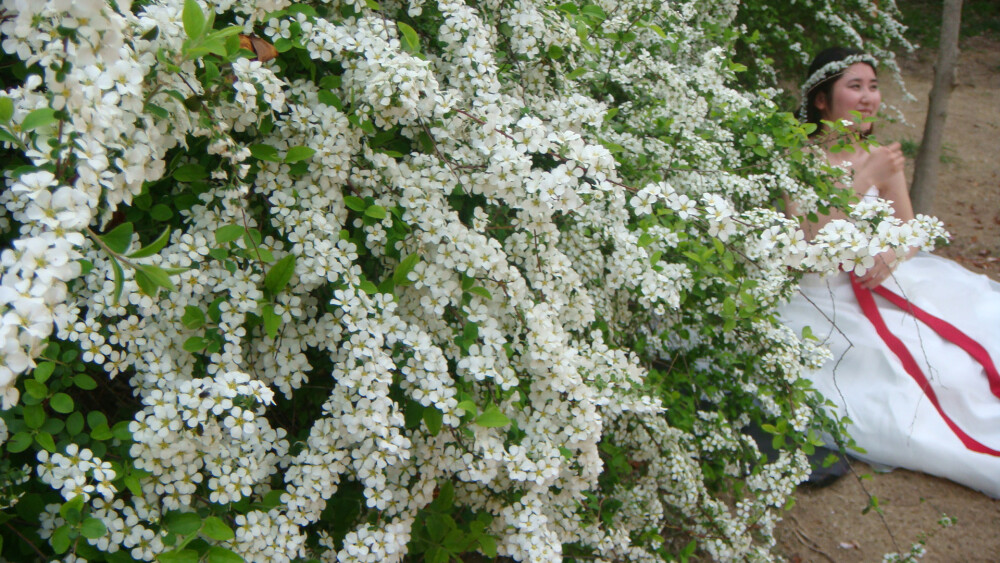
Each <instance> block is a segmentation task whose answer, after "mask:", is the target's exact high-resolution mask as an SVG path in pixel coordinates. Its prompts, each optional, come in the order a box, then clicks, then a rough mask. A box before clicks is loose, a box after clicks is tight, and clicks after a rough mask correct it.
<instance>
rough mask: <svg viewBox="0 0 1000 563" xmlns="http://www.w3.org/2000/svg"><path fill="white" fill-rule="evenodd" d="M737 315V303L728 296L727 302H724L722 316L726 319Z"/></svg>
mask: <svg viewBox="0 0 1000 563" xmlns="http://www.w3.org/2000/svg"><path fill="white" fill-rule="evenodd" d="M735 314H736V301H733V298H732V297H730V296H728V295H727V296H726V299H725V301H723V302H722V315H723V316H725V317H732V316H734V315H735Z"/></svg>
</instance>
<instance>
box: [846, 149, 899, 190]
mask: <svg viewBox="0 0 1000 563" xmlns="http://www.w3.org/2000/svg"><path fill="white" fill-rule="evenodd" d="M905 161H906V159H905V158H904V157H903V149H902V148H901V147H900V145H899V143H892V144H890V145H884V146H881V147H873V148H872V149H871V151H870V152H869V154H868V158H866V159H865V160H864V162H862V163H861V164H859V165H858V166H857V167H856V168H855V173H854V187H855V189H856V190H859V192H860V193H864V191H865V190H866V189H868V186H871V185H875V186H877V187H878V188H879V190H885V189H886V186H887V184H888V182H889V181H891V180H892V179H893V178H894V177H896V176H897V175H898V174H902V172H903V164H904V163H905Z"/></svg>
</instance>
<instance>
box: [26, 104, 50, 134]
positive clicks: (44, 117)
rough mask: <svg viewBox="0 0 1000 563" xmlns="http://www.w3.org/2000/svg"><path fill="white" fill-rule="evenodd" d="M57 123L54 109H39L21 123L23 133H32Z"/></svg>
mask: <svg viewBox="0 0 1000 563" xmlns="http://www.w3.org/2000/svg"><path fill="white" fill-rule="evenodd" d="M55 121H56V110H54V109H52V108H39V109H36V110H34V111H32V112H31V113H29V114H28V115H26V116H24V121H22V122H21V131H31V130H32V129H38V128H39V127H44V126H46V125H49V124H50V123H55Z"/></svg>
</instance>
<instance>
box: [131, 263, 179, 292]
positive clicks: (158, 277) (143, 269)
mask: <svg viewBox="0 0 1000 563" xmlns="http://www.w3.org/2000/svg"><path fill="white" fill-rule="evenodd" d="M135 271H136V278H137V279H138V275H139V274H140V273H141V274H145V275H146V276H148V277H149V279H150V281H152V282H153V283H154V284H156V285H157V286H159V287H162V288H166V289H169V290H170V291H176V290H177V286H175V285H174V282H172V281H170V274H169V272H168V271H167V270H164V269H163V268H161V267H159V266H156V265H154V264H136V265H135ZM154 295H155V292H154Z"/></svg>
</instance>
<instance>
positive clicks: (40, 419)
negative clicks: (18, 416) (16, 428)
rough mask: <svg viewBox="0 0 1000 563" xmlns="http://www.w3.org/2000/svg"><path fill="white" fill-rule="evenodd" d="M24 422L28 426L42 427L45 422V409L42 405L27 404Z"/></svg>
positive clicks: (33, 427)
mask: <svg viewBox="0 0 1000 563" xmlns="http://www.w3.org/2000/svg"><path fill="white" fill-rule="evenodd" d="M22 414H23V415H24V424H25V425H27V426H28V428H32V429H35V428H41V427H42V425H43V424H45V409H44V408H43V407H42V405H27V406H25V407H24V412H23V413H22Z"/></svg>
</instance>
